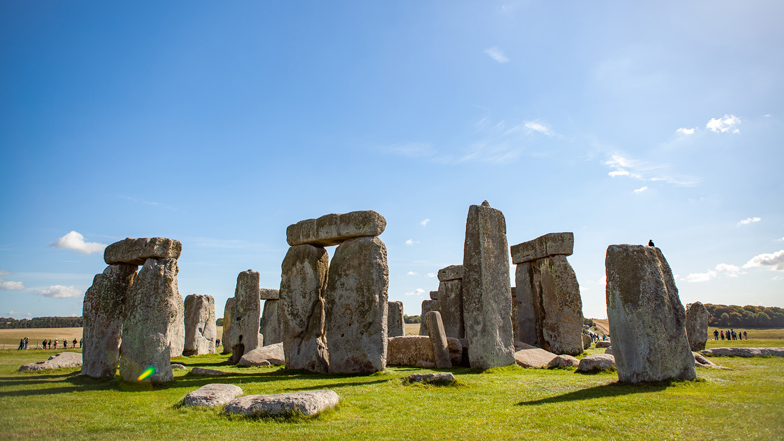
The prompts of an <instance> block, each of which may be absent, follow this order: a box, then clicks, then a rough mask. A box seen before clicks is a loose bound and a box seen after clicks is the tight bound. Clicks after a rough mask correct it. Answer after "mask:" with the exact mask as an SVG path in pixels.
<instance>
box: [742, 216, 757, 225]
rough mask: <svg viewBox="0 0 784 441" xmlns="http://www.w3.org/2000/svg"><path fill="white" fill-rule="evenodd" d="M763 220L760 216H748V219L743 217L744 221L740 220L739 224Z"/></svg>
mask: <svg viewBox="0 0 784 441" xmlns="http://www.w3.org/2000/svg"><path fill="white" fill-rule="evenodd" d="M761 220H762V219H760V218H758V217H750V218H748V219H743V220H742V221H740V222H738V226H741V225H748V224H750V223H752V222H759V221H761Z"/></svg>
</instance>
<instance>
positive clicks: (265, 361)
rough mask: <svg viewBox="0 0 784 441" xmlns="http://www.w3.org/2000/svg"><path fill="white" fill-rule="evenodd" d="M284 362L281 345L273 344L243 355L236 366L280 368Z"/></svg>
mask: <svg viewBox="0 0 784 441" xmlns="http://www.w3.org/2000/svg"><path fill="white" fill-rule="evenodd" d="M285 362H286V357H285V355H284V354H283V343H275V344H274V345H269V346H264V347H261V348H256V349H254V350H252V351H250V352H247V353H245V355H243V356H242V358H241V359H240V361H239V363H238V364H239V365H240V366H269V365H274V366H282V365H283V364H284V363H285Z"/></svg>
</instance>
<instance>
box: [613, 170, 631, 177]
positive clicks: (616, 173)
mask: <svg viewBox="0 0 784 441" xmlns="http://www.w3.org/2000/svg"><path fill="white" fill-rule="evenodd" d="M607 174H608V175H610V176H611V177H613V178H614V177H616V176H630V173H629V172H627V171H626V170H615V171H611V172H610V173H607Z"/></svg>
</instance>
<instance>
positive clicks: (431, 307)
mask: <svg viewBox="0 0 784 441" xmlns="http://www.w3.org/2000/svg"><path fill="white" fill-rule="evenodd" d="M432 292H435V293H436V294H435V296H436V297H438V291H432ZM431 295H432V294H431ZM430 311H438V300H422V311H421V312H420V313H419V318H420V322H419V335H427V322H425V320H424V318H425V314H427V313H428V312H430Z"/></svg>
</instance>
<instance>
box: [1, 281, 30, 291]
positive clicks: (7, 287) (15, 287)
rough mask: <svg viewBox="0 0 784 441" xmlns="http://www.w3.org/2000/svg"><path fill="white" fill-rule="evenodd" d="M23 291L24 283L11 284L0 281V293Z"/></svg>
mask: <svg viewBox="0 0 784 441" xmlns="http://www.w3.org/2000/svg"><path fill="white" fill-rule="evenodd" d="M23 289H25V286H24V283H22V282H11V281H7V280H3V279H0V291H3V290H7V291H20V290H23Z"/></svg>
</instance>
